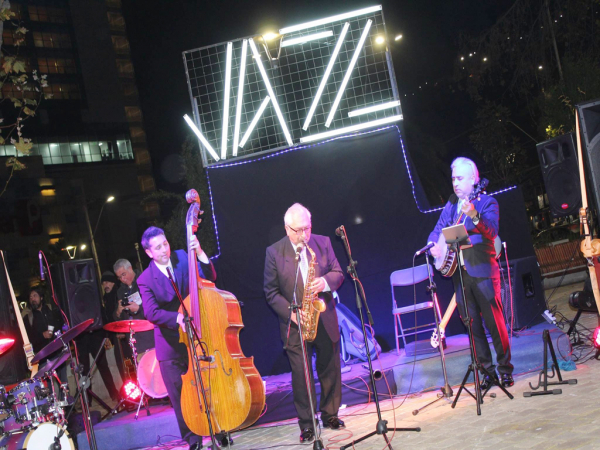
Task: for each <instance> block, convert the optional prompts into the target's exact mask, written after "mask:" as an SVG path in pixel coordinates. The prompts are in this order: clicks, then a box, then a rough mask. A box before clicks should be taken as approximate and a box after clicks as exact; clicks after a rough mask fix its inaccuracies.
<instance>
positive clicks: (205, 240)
mask: <svg viewBox="0 0 600 450" xmlns="http://www.w3.org/2000/svg"><path fill="white" fill-rule="evenodd" d="M180 155H181V161H182V169H183V173H184V184H185V188H186V191H187V190H189V189H196V191H198V194H199V195H200V202H201V208H200V209H201V210H204V214H202V215H201V216H200V217H199V222H200V221H201V222H200V223H199V226H198V233H197V236H198V239H199V241H200V245H201V246H202V248H203V249H204V251H205V252H206V254H207V255H208V256H209V257H210V256H214V255H216V254H217V251H218V248H217V239H216V232H215V228H214V221H213V212H212V205H211V204H210V195H209V189H208V178H207V174H206V170H205V169H204V168H203V167H202V161H201V159H200V151H199V149H198V146H197V144H195V141H194V140H193V139H192V138H191V137H188V138H187V139H186V141H185V143H184V144H183V145H182V148H181V152H180ZM149 202H158V204H159V206H160V211H161V217H160V218H159V219H158V220H156V221H154V223H153V225H155V226H157V227H160V228H162V229H164V230H165V234H166V236H167V239H168V240H169V244H170V245H171V248H172V249H180V248H183V249H186V248H187V244H186V234H187V232H186V223H185V220H186V215H187V211H188V209H189V204H188V203H187V201H186V200H185V192H180V193H174V192H167V191H156V192H153V193H152V194H150V195H149V196H147V197H146V198H145V199H144V200H143V201H142V204H144V203H149Z"/></svg>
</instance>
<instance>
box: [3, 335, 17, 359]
mask: <svg viewBox="0 0 600 450" xmlns="http://www.w3.org/2000/svg"><path fill="white" fill-rule="evenodd" d="M14 343H15V340H14V339H11V338H2V339H0V355H2V354H4V353H6V352H7V351H8V350H10V348H11V347H12V346H13V344H14Z"/></svg>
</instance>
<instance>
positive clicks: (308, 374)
mask: <svg viewBox="0 0 600 450" xmlns="http://www.w3.org/2000/svg"><path fill="white" fill-rule="evenodd" d="M305 245H306V244H305ZM302 248H303V247H298V248H297V249H296V281H295V283H294V297H293V302H292V304H291V305H290V323H289V324H288V340H289V334H290V333H289V330H290V327H291V322H292V313H293V312H295V313H296V324H297V325H298V336H299V337H300V348H301V349H302V364H303V366H304V382H305V383H306V392H308V403H309V405H310V414H311V418H312V423H313V431H314V433H315V442H314V443H313V449H314V450H323V448H324V447H323V441H322V440H321V432H320V429H319V428H318V427H317V425H318V423H317V420H316V419H315V416H316V414H317V412H316V410H315V403H314V401H313V398H314V399H316V397H317V396H316V393H314V392H313V383H312V382H311V380H312V361H311V364H310V365H309V362H308V353H307V352H306V341H305V340H304V335H303V334H302V333H303V328H302V327H303V325H302V316H301V314H300V310H301V309H302V305H301V304H298V298H297V296H296V285H297V284H298V273H299V272H300V264H298V262H299V261H300V253H301V251H302ZM305 288H306V286H305ZM317 430H319V433H318V434H317Z"/></svg>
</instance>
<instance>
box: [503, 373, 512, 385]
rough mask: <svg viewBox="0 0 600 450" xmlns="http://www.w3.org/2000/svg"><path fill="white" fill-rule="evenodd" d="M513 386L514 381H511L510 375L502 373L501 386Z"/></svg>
mask: <svg viewBox="0 0 600 450" xmlns="http://www.w3.org/2000/svg"><path fill="white" fill-rule="evenodd" d="M513 384H515V380H514V379H513V376H512V375H511V374H510V373H503V374H502V386H504V387H511V386H512V385H513Z"/></svg>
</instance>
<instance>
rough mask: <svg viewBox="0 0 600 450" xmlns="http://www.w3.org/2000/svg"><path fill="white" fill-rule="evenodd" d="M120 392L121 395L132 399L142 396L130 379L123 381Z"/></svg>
mask: <svg viewBox="0 0 600 450" xmlns="http://www.w3.org/2000/svg"><path fill="white" fill-rule="evenodd" d="M121 392H122V395H123V397H125V398H127V399H128V400H133V401H136V400H138V399H139V398H140V397H141V396H142V391H141V390H140V388H139V387H138V385H137V384H135V383H134V382H133V381H131V380H127V381H126V382H125V384H124V385H123V387H122V388H121Z"/></svg>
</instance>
